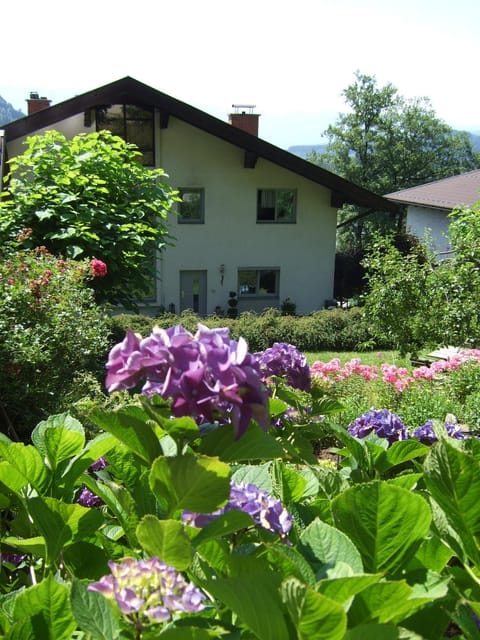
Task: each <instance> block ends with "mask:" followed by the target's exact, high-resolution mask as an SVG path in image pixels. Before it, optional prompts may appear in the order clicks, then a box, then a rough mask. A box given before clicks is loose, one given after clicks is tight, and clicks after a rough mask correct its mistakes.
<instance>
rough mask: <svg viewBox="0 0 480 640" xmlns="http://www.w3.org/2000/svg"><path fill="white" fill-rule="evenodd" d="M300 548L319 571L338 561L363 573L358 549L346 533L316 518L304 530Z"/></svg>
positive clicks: (355, 571) (356, 571)
mask: <svg viewBox="0 0 480 640" xmlns="http://www.w3.org/2000/svg"><path fill="white" fill-rule="evenodd" d="M299 550H300V551H301V553H302V554H303V555H304V556H305V557H306V558H307V560H309V561H310V562H311V563H312V565H313V566H315V569H316V571H317V572H325V571H326V570H327V569H328V568H329V567H332V566H334V565H336V564H337V563H338V562H344V563H346V564H347V565H349V566H350V567H351V568H352V570H353V571H354V573H363V564H362V558H361V556H360V553H359V551H358V549H357V548H356V547H355V545H354V544H353V542H352V541H351V540H350V539H349V538H348V536H347V535H345V533H343V532H342V531H339V530H338V529H336V528H335V527H331V526H330V525H328V524H326V523H325V522H322V521H321V520H319V519H318V518H316V519H315V520H314V521H313V522H312V523H311V524H310V525H309V526H308V527H307V528H306V529H305V531H303V532H302V535H301V536H300V540H299Z"/></svg>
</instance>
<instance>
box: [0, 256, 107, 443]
mask: <svg viewBox="0 0 480 640" xmlns="http://www.w3.org/2000/svg"><path fill="white" fill-rule="evenodd" d="M91 279H92V274H91V270H90V267H89V265H88V262H86V261H81V262H80V261H71V260H59V259H57V258H56V257H54V256H52V255H50V254H49V253H48V252H46V250H44V249H42V248H40V249H36V250H19V251H17V250H16V249H15V247H10V248H5V249H4V251H3V255H2V256H1V259H0V371H1V374H0V398H1V402H0V423H1V424H2V431H3V432H4V433H9V434H10V436H12V437H19V438H26V437H28V435H29V434H30V432H31V431H32V429H33V428H34V427H35V425H36V424H37V422H39V421H40V420H42V419H43V418H45V417H47V416H48V414H49V413H52V412H54V411H55V410H57V411H58V410H61V408H62V406H64V402H67V398H68V401H72V400H74V399H78V398H80V397H81V396H82V395H86V394H87V393H88V392H89V391H90V388H91V385H92V384H93V383H94V380H95V379H94V378H93V379H92V376H91V374H97V375H100V372H102V370H103V366H104V365H103V363H104V361H105V355H106V352H107V349H108V320H107V317H106V315H105V313H104V312H103V311H102V310H101V309H99V308H98V307H97V305H96V304H95V301H94V298H93V292H92V290H91V289H90V288H89V287H88V286H87V282H88V281H90V280H91ZM82 374H83V377H81V376H82ZM87 374H89V375H87ZM15 434H16V435H15Z"/></svg>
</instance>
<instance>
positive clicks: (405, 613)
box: [348, 580, 445, 625]
mask: <svg viewBox="0 0 480 640" xmlns="http://www.w3.org/2000/svg"><path fill="white" fill-rule="evenodd" d="M440 594H443V595H445V589H444V588H442V590H441V591H438V592H437V593H432V594H431V595H430V596H428V595H425V593H424V594H422V595H423V597H422V595H420V594H419V593H418V592H416V591H415V590H414V589H413V588H412V587H411V586H410V585H408V584H407V583H406V582H405V580H396V581H384V582H377V583H376V584H372V585H370V586H368V587H367V588H366V589H363V590H362V591H361V592H360V593H358V594H357V595H356V596H355V599H354V601H353V603H352V606H351V608H350V610H349V614H348V615H349V621H350V622H351V624H352V625H357V624H365V623H367V622H379V623H382V624H384V623H389V622H392V623H395V624H399V623H400V622H401V621H403V620H406V619H407V618H409V617H410V616H412V615H413V614H414V613H416V612H417V611H419V610H420V609H422V608H423V607H424V606H425V605H426V604H428V603H429V602H431V601H432V600H435V598H436V597H437V596H440V597H441V595H440Z"/></svg>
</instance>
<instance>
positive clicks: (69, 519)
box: [27, 498, 103, 563]
mask: <svg viewBox="0 0 480 640" xmlns="http://www.w3.org/2000/svg"><path fill="white" fill-rule="evenodd" d="M27 507H28V511H29V513H30V515H31V517H32V519H33V522H34V524H35V525H36V526H37V528H38V530H39V532H40V533H41V534H42V535H43V537H44V538H45V543H46V546H47V553H48V559H49V562H50V563H53V562H55V560H56V559H57V557H58V555H59V554H60V552H61V551H62V549H63V547H64V545H67V544H69V543H71V542H74V541H78V540H81V539H84V538H88V537H90V536H93V535H94V534H95V533H96V531H97V529H98V528H99V527H100V525H101V524H102V523H103V516H102V514H101V513H100V511H98V510H96V509H88V508H86V507H82V506H80V505H79V504H67V503H65V502H62V501H61V500H56V499H55V498H30V499H29V500H28V503H27Z"/></svg>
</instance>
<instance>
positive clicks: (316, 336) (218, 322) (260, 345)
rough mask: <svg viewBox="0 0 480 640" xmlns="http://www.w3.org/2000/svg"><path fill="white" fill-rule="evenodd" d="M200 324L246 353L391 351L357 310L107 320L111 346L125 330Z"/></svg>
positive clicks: (185, 314)
mask: <svg viewBox="0 0 480 640" xmlns="http://www.w3.org/2000/svg"><path fill="white" fill-rule="evenodd" d="M199 322H201V323H203V324H204V325H206V326H207V327H210V328H215V327H220V326H222V327H228V328H229V330H230V335H231V336H232V338H234V339H235V340H238V338H239V337H240V336H242V337H243V338H245V340H246V341H247V342H248V345H249V349H250V351H252V352H254V351H262V350H263V349H267V348H268V347H270V346H272V344H273V343H275V342H286V343H289V344H293V345H295V346H296V347H297V348H298V349H299V350H300V351H363V350H370V349H372V348H382V349H388V348H391V345H390V344H388V343H386V342H382V343H381V344H380V342H379V341H378V340H376V341H374V340H373V339H372V335H371V331H370V327H369V323H368V321H367V319H366V318H365V317H364V315H363V312H362V310H361V309H360V308H353V309H348V310H343V309H338V310H336V309H335V310H328V311H327V310H322V311H316V312H314V313H312V314H310V315H306V316H283V315H281V313H280V311H278V310H277V309H266V310H265V311H264V312H263V313H261V314H256V313H254V312H251V311H245V312H243V313H241V314H240V315H239V317H238V318H225V317H219V316H215V315H212V316H208V317H206V318H200V317H199V316H198V315H196V314H195V313H194V312H192V311H185V312H183V313H182V314H180V315H175V314H171V313H164V314H162V315H160V316H157V317H149V316H146V315H140V314H139V315H131V314H119V315H115V316H112V318H111V334H112V340H113V342H118V341H119V340H121V339H123V337H124V335H125V333H126V331H127V330H128V329H131V330H133V331H134V332H136V333H139V334H140V335H142V336H146V335H148V334H149V333H150V331H151V329H152V327H154V326H159V327H161V328H163V329H167V328H168V327H171V326H173V325H175V324H180V325H182V326H184V327H185V328H186V329H187V330H188V331H191V332H195V331H196V328H197V324H198V323H199Z"/></svg>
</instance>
